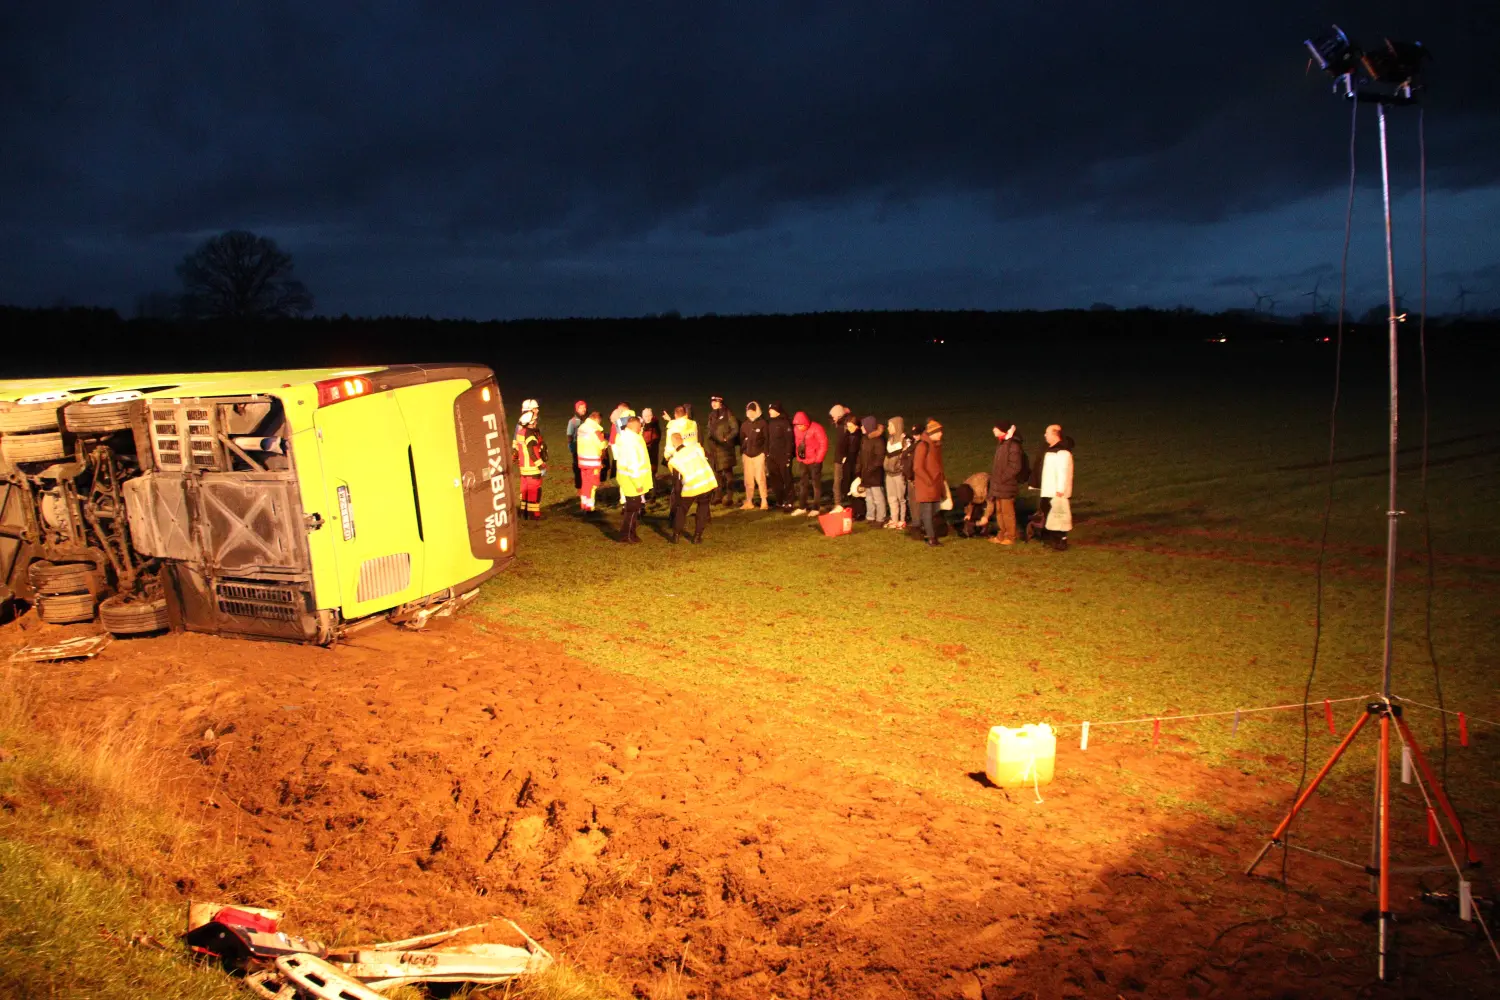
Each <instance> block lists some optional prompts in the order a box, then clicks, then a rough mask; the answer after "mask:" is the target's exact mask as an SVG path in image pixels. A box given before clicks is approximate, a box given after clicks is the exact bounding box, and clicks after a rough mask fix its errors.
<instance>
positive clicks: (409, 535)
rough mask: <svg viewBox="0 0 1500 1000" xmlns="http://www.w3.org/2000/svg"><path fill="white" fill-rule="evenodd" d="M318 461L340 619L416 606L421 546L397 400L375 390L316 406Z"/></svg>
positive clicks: (314, 419) (388, 393) (419, 587)
mask: <svg viewBox="0 0 1500 1000" xmlns="http://www.w3.org/2000/svg"><path fill="white" fill-rule="evenodd" d="M313 426H314V427H316V428H317V431H318V434H319V440H318V450H319V452H320V453H321V454H322V456H323V481H324V490H325V493H324V497H325V499H324V501H323V505H322V506H323V509H324V510H325V511H327V512H328V513H330V514H332V520H331V521H328V520H327V518H326V516H325V521H327V523H325V525H324V527H323V528H322V529H321V530H323V531H329V532H331V534H332V536H333V545H334V553H335V560H336V562H337V564H338V576H339V590H340V594H341V597H342V599H343V605H342V606H343V612H344V617H345V618H346V619H349V620H353V619H355V618H362V617H364V616H365V615H371V614H375V613H376V612H379V611H386V610H389V609H390V608H394V607H397V606H399V605H401V604H404V603H406V602H407V601H413V600H416V599H417V598H418V597H421V596H423V593H422V572H423V569H422V565H423V556H424V552H423V548H424V546H423V545H422V540H421V536H420V534H419V530H420V529H419V525H418V520H417V497H416V495H415V492H414V491H413V490H412V481H411V461H410V459H409V457H408V446H409V444H410V442H409V441H408V439H407V436H406V423H405V421H404V420H402V418H401V409H400V406H399V405H398V404H397V402H396V396H395V394H394V393H391V392H377V393H373V394H371V395H368V396H361V397H358V398H356V399H349V400H345V401H343V402H338V403H332V404H330V405H328V406H323V407H320V408H319V409H318V411H317V412H316V413H315V414H314V416H313Z"/></svg>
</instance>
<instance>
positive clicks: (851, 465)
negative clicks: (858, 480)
mask: <svg viewBox="0 0 1500 1000" xmlns="http://www.w3.org/2000/svg"><path fill="white" fill-rule="evenodd" d="M833 433H834V442H833V509H834V512H835V513H837V512H838V511H841V510H843V509H844V499H845V497H846V496H847V494H848V492H849V484H850V483H852V482H854V477H855V476H857V475H859V472H858V471H857V469H858V466H859V448H860V445H861V444H862V443H863V442H864V438H865V436H864V433H863V432H862V431H860V429H859V417H858V415H856V414H855V412H854V411H853V410H849V411H847V412H845V414H844V417H843V421H842V423H840V424H838V425H837V426H835V427H834V428H833ZM866 485H868V484H866Z"/></svg>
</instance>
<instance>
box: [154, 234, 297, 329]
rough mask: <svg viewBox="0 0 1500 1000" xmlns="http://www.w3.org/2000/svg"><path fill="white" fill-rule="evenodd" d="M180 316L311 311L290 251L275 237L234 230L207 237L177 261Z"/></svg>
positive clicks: (285, 315)
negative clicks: (180, 291)
mask: <svg viewBox="0 0 1500 1000" xmlns="http://www.w3.org/2000/svg"><path fill="white" fill-rule="evenodd" d="M177 275H178V277H180V278H181V279H182V288H183V296H182V314H183V315H184V316H186V317H188V318H190V319H286V318H292V317H297V316H302V315H304V314H306V313H308V312H311V311H312V307H313V300H312V295H311V294H310V293H309V292H308V290H307V288H306V286H304V285H303V284H302V282H300V281H298V280H297V279H296V278H294V277H292V255H291V254H289V253H286V252H284V251H283V250H282V249H281V248H280V247H278V246H277V245H276V241H275V240H273V239H270V238H269V237H265V236H257V235H255V234H254V233H248V232H245V231H244V230H240V229H236V230H231V231H230V232H227V233H220V234H219V235H218V236H215V237H212V238H211V239H208V240H205V241H204V242H203V245H202V246H200V247H198V249H196V250H194V251H193V252H192V253H190V254H188V255H187V256H186V257H184V258H182V263H181V264H178V265H177Z"/></svg>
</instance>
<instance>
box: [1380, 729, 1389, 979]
mask: <svg viewBox="0 0 1500 1000" xmlns="http://www.w3.org/2000/svg"><path fill="white" fill-rule="evenodd" d="M1390 754H1391V714H1390V711H1389V710H1387V711H1386V712H1384V713H1382V714H1381V716H1380V766H1379V767H1378V768H1376V773H1377V774H1379V775H1380V961H1379V970H1378V971H1379V976H1380V980H1381V981H1382V982H1385V981H1387V980H1389V979H1390V972H1391V970H1390V969H1389V968H1388V967H1387V966H1388V962H1389V955H1390V952H1391V950H1392V949H1391V945H1392V941H1391V756H1390Z"/></svg>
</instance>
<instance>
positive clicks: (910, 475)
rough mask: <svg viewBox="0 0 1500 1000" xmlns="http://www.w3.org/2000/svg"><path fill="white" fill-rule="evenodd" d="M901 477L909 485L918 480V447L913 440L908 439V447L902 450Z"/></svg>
mask: <svg viewBox="0 0 1500 1000" xmlns="http://www.w3.org/2000/svg"><path fill="white" fill-rule="evenodd" d="M901 476H902V478H903V479H905V480H906V481H907V482H909V483H910V482H915V481H916V479H917V445H916V442H914V441H912V439H911V438H907V439H906V447H905V448H902V449H901Z"/></svg>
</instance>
